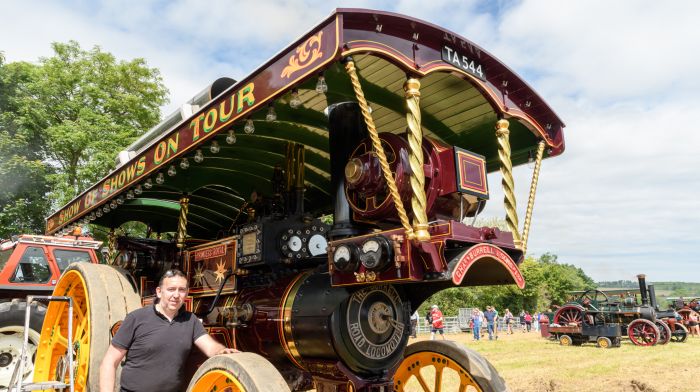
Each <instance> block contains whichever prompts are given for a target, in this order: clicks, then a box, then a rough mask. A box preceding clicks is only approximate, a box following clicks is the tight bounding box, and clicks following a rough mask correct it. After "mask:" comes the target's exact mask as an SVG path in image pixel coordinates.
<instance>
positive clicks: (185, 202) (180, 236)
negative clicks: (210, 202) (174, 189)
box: [177, 194, 190, 251]
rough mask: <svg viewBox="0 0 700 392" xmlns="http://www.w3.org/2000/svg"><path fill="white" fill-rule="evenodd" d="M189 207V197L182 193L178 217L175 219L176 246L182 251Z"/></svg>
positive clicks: (185, 236)
mask: <svg viewBox="0 0 700 392" xmlns="http://www.w3.org/2000/svg"><path fill="white" fill-rule="evenodd" d="M189 209H190V198H189V197H188V196H187V194H183V195H182V197H181V198H180V217H179V219H178V221H177V247H178V249H180V251H182V250H183V249H184V248H185V239H186V238H187V213H188V211H189Z"/></svg>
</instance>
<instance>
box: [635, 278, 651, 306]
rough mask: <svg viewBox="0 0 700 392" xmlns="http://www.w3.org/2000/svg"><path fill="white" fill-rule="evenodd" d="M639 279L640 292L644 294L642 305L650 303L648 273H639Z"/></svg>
mask: <svg viewBox="0 0 700 392" xmlns="http://www.w3.org/2000/svg"><path fill="white" fill-rule="evenodd" d="M637 280H639V292H640V293H641V294H642V305H649V297H648V296H647V295H648V293H647V282H646V275H644V274H639V275H637Z"/></svg>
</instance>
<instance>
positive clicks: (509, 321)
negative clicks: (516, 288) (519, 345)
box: [503, 309, 513, 335]
mask: <svg viewBox="0 0 700 392" xmlns="http://www.w3.org/2000/svg"><path fill="white" fill-rule="evenodd" d="M503 318H504V319H505V322H506V333H507V334H509V335H512V334H513V313H511V312H510V309H506V311H505V313H504V314H503Z"/></svg>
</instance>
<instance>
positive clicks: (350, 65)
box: [345, 58, 415, 239]
mask: <svg viewBox="0 0 700 392" xmlns="http://www.w3.org/2000/svg"><path fill="white" fill-rule="evenodd" d="M345 70H346V71H347V73H348V75H349V76H350V81H351V82H352V88H353V90H354V91H355V97H356V98H357V103H358V104H359V105H360V111H361V112H362V117H363V118H364V119H365V124H367V131H368V133H369V137H370V140H371V141H372V147H373V149H374V153H375V154H377V159H379V166H380V167H381V168H382V174H383V175H384V180H385V181H386V184H387V187H388V188H389V194H390V195H391V198H392V200H393V201H394V205H395V206H396V213H397V214H398V215H399V220H400V221H401V226H402V227H403V229H404V231H405V232H406V237H407V238H409V239H413V238H414V237H415V235H414V233H413V228H411V224H410V222H409V221H408V215H406V210H405V209H404V207H403V202H402V201H401V196H400V195H399V190H398V188H397V187H396V182H395V181H394V176H393V174H392V173H391V168H390V167H389V163H388V161H387V159H386V154H385V153H384V147H382V142H381V139H379V133H378V132H377V128H375V126H374V120H373V119H372V114H371V113H370V112H369V106H368V105H367V100H366V99H365V93H364V92H363V91H362V86H361V85H360V78H359V77H358V76H357V70H356V69H355V62H354V61H353V60H352V58H350V59H349V60H348V61H347V62H346V63H345Z"/></svg>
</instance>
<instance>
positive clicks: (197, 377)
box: [187, 353, 289, 392]
mask: <svg viewBox="0 0 700 392" xmlns="http://www.w3.org/2000/svg"><path fill="white" fill-rule="evenodd" d="M211 391H226V392H268V391H281V392H284V391H289V387H288V386H287V383H286V382H285V381H284V378H283V377H282V375H281V374H280V372H278V371H277V369H275V367H274V366H272V364H271V363H270V362H269V361H268V360H266V359H265V358H263V357H261V356H260V355H258V354H254V353H236V354H226V355H216V356H213V357H211V358H209V359H208V360H207V361H206V362H204V363H203V364H202V366H200V367H199V369H198V370H197V373H195V374H194V377H192V380H191V381H190V385H189V386H188V387H187V392H211Z"/></svg>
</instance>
